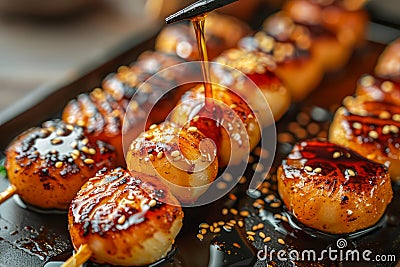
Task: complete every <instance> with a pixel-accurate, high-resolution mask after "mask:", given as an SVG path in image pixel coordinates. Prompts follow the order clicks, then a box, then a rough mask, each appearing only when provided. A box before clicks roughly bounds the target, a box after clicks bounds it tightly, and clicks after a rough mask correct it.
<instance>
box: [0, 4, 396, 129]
mask: <svg viewBox="0 0 400 267" xmlns="http://www.w3.org/2000/svg"><path fill="white" fill-rule="evenodd" d="M282 1H283V0H240V1H239V2H237V3H235V4H233V5H231V6H229V7H226V8H225V10H223V12H225V13H229V14H235V15H236V16H238V17H240V18H242V19H245V20H247V21H252V19H254V18H252V17H251V14H253V13H254V11H255V10H256V9H259V8H260V7H261V8H264V9H265V10H266V12H265V14H268V12H272V11H274V10H276V9H278V8H279V6H280V4H281V2H282ZM398 1H399V0H375V1H369V3H368V5H367V8H368V9H369V10H370V13H371V15H372V17H373V20H374V21H375V22H376V24H379V25H382V24H383V25H386V26H389V27H387V28H385V29H386V30H387V31H391V30H392V29H396V28H397V29H398V28H399V25H400V21H399V20H400V5H399V4H398ZM191 2H194V1H190V0H184V1H182V0H164V1H163V0H58V1H52V0H13V1H9V0H0V88H1V89H0V125H1V124H2V123H3V122H4V121H6V120H8V119H9V118H12V116H14V114H18V112H21V111H22V110H24V109H25V108H27V107H28V106H29V105H30V104H31V103H34V101H32V99H40V98H41V97H44V96H45V94H48V93H49V91H48V88H55V89H56V88H57V87H59V86H61V85H62V84H63V83H66V82H68V81H71V80H73V79H76V78H77V77H78V74H79V75H82V74H84V73H85V71H89V70H91V69H93V68H95V67H96V66H99V65H101V64H103V63H105V62H107V61H108V60H110V59H111V58H113V57H115V56H116V55H119V54H121V53H122V52H123V51H126V50H127V49H129V48H130V47H133V46H134V45H135V44H136V43H137V42H140V41H141V40H143V39H145V38H149V37H150V36H152V35H155V34H156V33H157V31H158V30H159V28H160V27H161V26H162V25H163V18H164V17H165V16H166V15H169V14H171V13H173V12H174V11H176V10H178V9H179V8H180V7H181V6H185V5H188V4H190V3H191ZM374 25H375V24H374ZM371 30H372V31H375V35H377V36H378V37H377V38H378V41H382V42H388V41H390V39H388V38H392V37H387V36H393V34H392V35H389V33H388V32H385V30H382V29H381V28H377V29H375V28H374V26H372V27H371ZM91 89H92V88H87V90H91Z"/></svg>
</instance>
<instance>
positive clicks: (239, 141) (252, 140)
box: [168, 84, 261, 167]
mask: <svg viewBox="0 0 400 267" xmlns="http://www.w3.org/2000/svg"><path fill="white" fill-rule="evenodd" d="M212 90H213V99H214V101H215V104H214V106H213V108H214V109H215V110H213V111H212V112H211V114H207V112H205V113H204V114H203V113H201V111H202V110H204V108H205V105H204V102H205V100H204V87H203V85H199V86H197V87H194V88H193V89H191V90H189V91H187V92H186V93H185V94H184V95H183V96H182V98H181V100H180V102H179V103H178V104H177V106H176V107H175V109H174V110H173V111H172V113H171V116H170V117H168V120H170V121H172V122H173V123H175V124H177V125H179V126H181V127H183V126H188V125H189V126H190V125H193V126H195V127H197V128H198V129H199V130H200V131H201V132H203V133H204V134H205V135H206V136H207V137H209V138H211V139H212V140H213V141H214V142H215V144H216V145H217V155H218V165H219V166H220V167H225V166H227V165H228V164H232V165H236V164H239V163H241V162H242V161H243V160H247V156H248V154H249V152H250V151H251V150H253V149H254V147H255V146H256V145H257V144H258V142H259V141H260V139H261V133H260V126H259V125H258V122H257V119H256V117H255V115H254V112H253V111H252V110H251V108H250V107H249V106H248V105H247V103H246V102H245V101H244V100H243V99H242V98H241V97H240V96H238V95H237V94H236V93H234V92H233V91H231V90H227V89H225V88H222V87H220V86H217V85H215V84H214V85H213V87H212ZM219 103H220V104H223V105H225V107H226V108H224V106H222V108H221V109H220V106H219V105H218V104H219ZM199 111H200V112H199ZM207 117H208V119H207ZM212 120H214V121H215V122H216V123H215V124H212V123H211V121H212ZM218 125H219V126H218Z"/></svg>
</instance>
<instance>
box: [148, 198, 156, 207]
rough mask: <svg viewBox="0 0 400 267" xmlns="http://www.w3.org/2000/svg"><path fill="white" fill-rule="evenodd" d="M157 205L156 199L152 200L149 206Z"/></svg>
mask: <svg viewBox="0 0 400 267" xmlns="http://www.w3.org/2000/svg"><path fill="white" fill-rule="evenodd" d="M155 205H157V201H156V200H155V199H152V200H150V202H149V206H150V207H154V206H155Z"/></svg>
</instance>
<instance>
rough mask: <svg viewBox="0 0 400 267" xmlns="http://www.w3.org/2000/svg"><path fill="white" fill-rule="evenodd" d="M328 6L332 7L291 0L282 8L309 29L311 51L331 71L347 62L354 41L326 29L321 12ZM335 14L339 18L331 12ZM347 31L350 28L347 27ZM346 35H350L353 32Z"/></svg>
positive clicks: (304, 0)
mask: <svg viewBox="0 0 400 267" xmlns="http://www.w3.org/2000/svg"><path fill="white" fill-rule="evenodd" d="M328 8H334V7H332V6H329V7H323V6H321V5H318V4H316V3H313V1H307V0H292V1H288V2H287V3H286V4H285V6H284V7H283V10H284V11H285V12H287V14H288V16H290V17H291V18H292V19H293V20H294V21H295V22H296V23H298V24H301V25H304V26H306V27H307V28H308V29H309V30H310V33H311V38H312V42H311V47H310V50H311V53H312V54H313V56H314V57H315V58H316V59H317V60H319V61H320V63H321V64H322V66H323V68H325V70H328V71H332V70H338V69H340V68H341V67H343V66H344V65H345V64H346V63H347V61H348V59H349V57H350V55H351V52H352V50H353V45H354V42H355V41H350V40H348V36H343V37H342V36H340V33H336V32H334V31H331V30H328V28H327V27H326V23H324V13H323V11H324V10H329V9H328ZM327 13H328V12H327ZM335 16H336V19H339V17H337V14H336V13H335V12H334V13H333V14H332V13H331V18H332V17H335ZM335 24H336V23H332V25H330V26H331V29H332V27H336V26H337V25H336V26H335ZM340 29H341V28H340ZM347 31H351V30H349V29H348V28H347ZM345 33H346V32H345ZM342 35H343V34H342ZM348 35H351V36H352V35H353V33H351V34H350V33H349V34H348ZM351 38H353V37H351ZM342 39H343V40H342Z"/></svg>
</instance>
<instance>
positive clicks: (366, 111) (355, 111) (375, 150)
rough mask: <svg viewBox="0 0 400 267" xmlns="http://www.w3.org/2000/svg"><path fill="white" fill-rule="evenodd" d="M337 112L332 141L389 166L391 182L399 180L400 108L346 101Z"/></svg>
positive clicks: (331, 134) (355, 100)
mask: <svg viewBox="0 0 400 267" xmlns="http://www.w3.org/2000/svg"><path fill="white" fill-rule="evenodd" d="M344 104H345V107H341V108H339V109H338V110H337V111H336V114H335V117H334V120H333V122H332V124H331V127H330V130H329V140H330V141H331V142H333V143H336V144H340V145H343V146H346V147H349V148H351V149H353V150H355V151H357V152H358V153H360V154H361V155H363V156H365V157H367V158H369V159H371V160H374V161H377V162H380V163H384V164H390V167H389V172H390V176H391V178H392V180H394V181H398V180H400V135H399V128H400V107H399V105H398V104H391V103H385V102H376V101H372V102H362V101H359V99H357V98H355V99H354V98H350V97H348V98H346V101H344Z"/></svg>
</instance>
